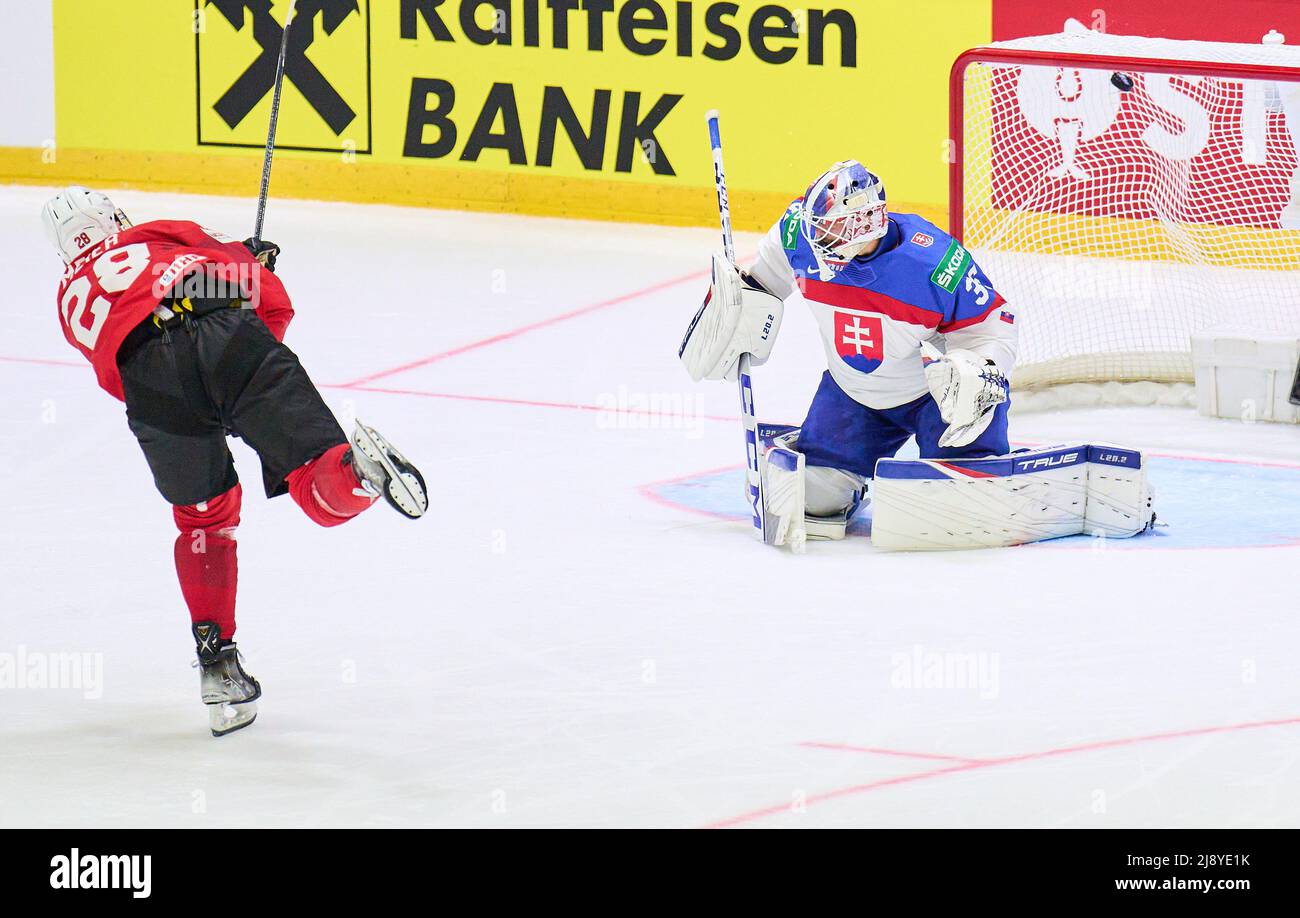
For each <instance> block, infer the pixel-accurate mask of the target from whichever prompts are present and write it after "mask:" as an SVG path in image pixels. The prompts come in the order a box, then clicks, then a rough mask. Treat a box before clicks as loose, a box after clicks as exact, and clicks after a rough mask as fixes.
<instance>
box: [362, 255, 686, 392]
mask: <svg viewBox="0 0 1300 918" xmlns="http://www.w3.org/2000/svg"><path fill="white" fill-rule="evenodd" d="M708 274H709V272H708V271H692V272H691V273H690V274H683V275H681V276H680V277H673V278H669V279H668V280H664V281H660V282H658V283H657V284H651V285H650V286H648V287H642V288H641V289H639V290H633V291H631V292H629V293H621V294H619V295H618V296H614V297H610V298H609V299H607V300H601V301H600V302H599V303H592V304H590V305H588V306H582V307H580V308H578V309H573V310H570V311H569V312H564V313H560V314H559V315H558V316H551V317H550V318H549V319H542V320H540V321H537V322H531V323H529V324H528V325H521V326H520V327H519V328H516V329H512V330H511V331H506V332H501V333H500V334H497V335H492V336H491V337H490V338H483V339H482V340H480V341H472V342H470V343H469V344H462V345H460V346H459V347H454V348H452V349H451V350H447V351H439V352H438V353H436V354H430V355H429V356H428V357H421V358H420V359H419V360H412V361H410V362H409V363H403V364H400V365H399V366H395V367H391V368H389V369H387V370H380V371H378V372H377V373H371V374H369V375H368V376H362V377H360V378H359V379H354V380H352V381H351V382H345V383H341V384H340V385H341V388H344V389H351V388H355V387H357V386H362V385H365V384H366V383H370V382H374V381H375V380H379V379H385V378H387V377H389V376H395V375H397V374H398V373H405V372H406V371H407V370H416V369H419V368H420V367H425V366H428V365H429V364H431V363H437V362H438V361H439V360H446V359H447V358H448V357H456V356H458V355H460V354H464V353H467V352H469V351H474V350H478V349H479V348H483V347H488V346H489V345H493V344H499V343H500V342H502V341H509V340H510V339H511V338H518V337H519V336H520V335H524V334H527V333H528V332H531V331H536V330H537V329H539V328H547V327H549V326H552V325H558V324H559V323H561V322H567V321H569V320H570V319H576V318H578V317H579V316H585V315H587V314H588V313H592V312H596V311H597V310H600V309H607V308H609V307H610V306H617V305H618V304H620V303H626V302H628V301H629V300H635V299H638V298H640V297H643V296H649V295H650V294H652V293H658V292H659V291H660V290H666V289H668V288H669V287H675V286H677V285H678V284H684V283H686V282H687V281H693V280H699V279H700V278H702V277H707V276H708Z"/></svg>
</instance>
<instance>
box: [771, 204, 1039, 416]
mask: <svg viewBox="0 0 1300 918" xmlns="http://www.w3.org/2000/svg"><path fill="white" fill-rule="evenodd" d="M802 203H803V202H802V199H800V200H797V201H795V202H794V203H793V204H791V205H790V208H789V209H788V210H787V211H786V213H785V216H784V217H782V219H781V220H780V222H778V223H777V224H776V225H775V226H773V227H772V229H771V230H770V231H769V232H768V234H767V235H766V236H765V237H763V239H762V241H761V242H760V243H759V248H758V260H757V261H756V262H755V264H754V265H753V267H752V268H751V269H750V271H749V273H750V274H751V275H752V276H753V277H754V279H755V280H757V281H758V282H759V283H760V284H762V285H763V286H764V287H766V288H767V290H768V291H769V292H771V293H773V294H775V295H776V296H779V297H780V298H781V299H783V300H784V299H787V298H788V297H789V296H790V295H791V294H793V293H794V291H795V290H796V289H798V290H799V291H800V292H801V293H802V294H803V298H804V299H805V300H806V301H807V302H808V305H809V308H810V309H811V310H812V313H813V316H814V317H815V318H816V320H817V324H818V327H819V329H820V331H821V337H822V343H823V345H824V347H825V349H826V360H827V364H828V365H829V368H830V373H831V376H832V377H834V379H835V382H836V383H838V384H839V386H840V388H841V389H843V390H844V392H845V393H847V394H848V395H849V396H850V397H851V398H853V399H854V400H856V401H857V402H859V403H860V404H863V405H866V406H867V407H868V408H878V409H884V408H894V407H897V406H899V405H903V404H906V403H908V402H911V401H914V400H916V399H917V398H920V397H921V396H922V395H926V394H927V393H928V392H929V389H928V387H927V386H926V381H925V373H924V370H923V368H922V363H921V351H920V347H921V342H922V341H931V342H936V341H942V342H943V343H944V344H945V345H946V347H948V348H950V349H952V348H965V349H967V350H970V351H973V352H974V353H976V354H979V355H980V356H982V357H986V358H988V359H991V360H992V361H993V362H994V363H996V364H997V365H998V367H999V368H1001V369H1002V371H1003V372H1004V373H1006V374H1007V375H1008V376H1009V375H1010V374H1011V369H1012V367H1013V366H1014V364H1015V359H1016V330H1017V329H1016V317H1015V314H1014V312H1013V311H1012V309H1011V307H1010V306H1009V305H1008V304H1007V303H1006V302H1005V301H1004V300H1003V298H1002V297H1001V296H1000V295H999V294H998V292H997V291H996V290H995V289H994V287H993V284H992V283H991V282H990V280H989V278H988V277H987V276H986V275H985V274H984V272H983V271H982V270H981V269H980V267H979V265H977V264H976V263H975V261H974V259H973V258H971V255H970V253H969V252H968V251H966V249H965V248H964V247H963V246H962V245H961V243H959V242H957V241H956V240H955V239H953V238H952V237H951V236H949V235H948V234H947V233H945V232H944V231H943V230H941V229H939V228H938V227H936V226H935V225H934V224H932V223H930V222H928V221H926V220H923V219H922V218H920V217H918V216H915V215H913V214H890V216H889V227H888V231H887V232H886V234H885V236H884V237H883V238H882V239H881V240H880V245H879V246H878V247H877V249H876V250H875V252H873V253H872V254H871V255H869V256H867V257H865V258H863V257H859V258H855V259H852V260H850V261H847V262H840V263H828V262H825V261H819V260H818V257H817V255H816V254H815V253H814V251H813V248H812V245H811V243H810V242H809V241H808V239H807V237H806V234H805V233H804V231H803V220H802V214H801V207H802Z"/></svg>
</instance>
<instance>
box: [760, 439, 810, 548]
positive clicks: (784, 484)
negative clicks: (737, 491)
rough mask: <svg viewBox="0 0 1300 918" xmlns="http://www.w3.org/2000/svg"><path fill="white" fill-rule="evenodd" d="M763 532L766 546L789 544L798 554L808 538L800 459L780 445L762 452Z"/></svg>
mask: <svg viewBox="0 0 1300 918" xmlns="http://www.w3.org/2000/svg"><path fill="white" fill-rule="evenodd" d="M759 469H760V471H761V473H762V475H763V513H764V515H765V516H766V520H765V525H764V532H765V533H766V538H765V540H764V541H766V542H767V543H768V544H769V545H789V546H790V548H791V550H792V551H794V552H795V553H796V554H802V553H803V550H804V545H805V543H806V541H807V538H808V533H807V530H806V529H805V527H804V456H803V453H801V452H799V451H798V450H795V449H792V448H790V447H789V446H785V445H782V444H781V443H780V441H778V442H777V443H776V445H774V446H772V447H770V448H768V449H766V450H764V451H763V453H762V458H761V460H760V462H759Z"/></svg>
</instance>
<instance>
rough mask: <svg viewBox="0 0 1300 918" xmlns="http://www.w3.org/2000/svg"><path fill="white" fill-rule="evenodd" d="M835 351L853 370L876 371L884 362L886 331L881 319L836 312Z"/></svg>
mask: <svg viewBox="0 0 1300 918" xmlns="http://www.w3.org/2000/svg"><path fill="white" fill-rule="evenodd" d="M835 351H836V353H838V354H839V355H840V359H841V360H843V361H844V362H845V363H846V364H848V365H849V366H851V367H853V369H855V370H859V371H861V372H863V373H872V372H875V370H876V368H877V367H879V366H880V364H881V361H883V360H884V359H885V329H884V326H883V325H882V324H881V321H880V316H872V315H864V314H862V313H858V312H843V311H841V310H838V309H837V310H835Z"/></svg>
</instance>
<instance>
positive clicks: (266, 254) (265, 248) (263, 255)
mask: <svg viewBox="0 0 1300 918" xmlns="http://www.w3.org/2000/svg"><path fill="white" fill-rule="evenodd" d="M244 248H246V249H248V251H249V252H251V253H252V255H253V257H254V258H256V259H257V263H258V264H260V265H261V266H262V267H263V268H266V270H268V271H270V272H271V273H272V274H274V273H275V258H276V256H277V255H279V254H280V247H279V246H278V245H276V244H275V243H274V242H267V241H266V240H265V239H263V240H262V241H261V242H259V243H257V245H256V246H254V245H253V239H252V237H251V236H250V237H249V238H247V239H245V240H244Z"/></svg>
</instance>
